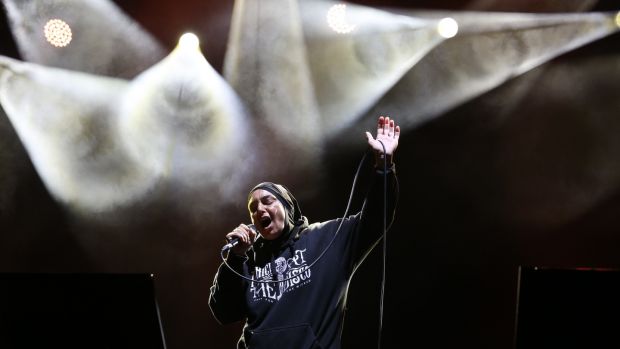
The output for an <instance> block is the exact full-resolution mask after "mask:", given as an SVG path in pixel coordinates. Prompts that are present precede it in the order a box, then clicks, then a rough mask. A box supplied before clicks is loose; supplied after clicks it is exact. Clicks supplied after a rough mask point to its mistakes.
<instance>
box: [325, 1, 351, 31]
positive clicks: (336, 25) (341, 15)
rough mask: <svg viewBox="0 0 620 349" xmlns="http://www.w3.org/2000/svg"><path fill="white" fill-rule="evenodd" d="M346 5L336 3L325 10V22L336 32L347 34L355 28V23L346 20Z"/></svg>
mask: <svg viewBox="0 0 620 349" xmlns="http://www.w3.org/2000/svg"><path fill="white" fill-rule="evenodd" d="M346 16H347V5H345V4H337V5H334V6H332V7H330V9H329V11H327V24H328V25H329V27H330V28H332V29H333V30H334V31H335V32H336V33H339V34H348V33H350V32H352V31H353V30H354V29H355V25H351V24H349V23H348V22H347V18H346Z"/></svg>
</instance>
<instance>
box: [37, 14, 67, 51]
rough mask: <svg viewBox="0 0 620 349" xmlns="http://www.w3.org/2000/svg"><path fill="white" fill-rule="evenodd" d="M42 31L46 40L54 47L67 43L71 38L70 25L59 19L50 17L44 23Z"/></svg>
mask: <svg viewBox="0 0 620 349" xmlns="http://www.w3.org/2000/svg"><path fill="white" fill-rule="evenodd" d="M43 33H44V34H45V38H46V39H47V42H49V43H50V44H51V45H53V46H56V47H65V46H67V45H69V43H70V42H71V39H72V33H71V27H69V25H68V24H67V23H66V22H65V21H63V20H60V19H50V20H49V21H47V23H45V27H44V28H43Z"/></svg>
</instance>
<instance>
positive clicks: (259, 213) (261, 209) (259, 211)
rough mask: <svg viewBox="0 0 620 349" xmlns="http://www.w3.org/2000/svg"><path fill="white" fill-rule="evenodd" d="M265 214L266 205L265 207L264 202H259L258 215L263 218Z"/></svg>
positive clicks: (257, 206)
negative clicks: (262, 215)
mask: <svg viewBox="0 0 620 349" xmlns="http://www.w3.org/2000/svg"><path fill="white" fill-rule="evenodd" d="M263 212H265V205H263V203H262V202H259V203H258V205H256V213H258V215H259V216H261V214H262V213H263Z"/></svg>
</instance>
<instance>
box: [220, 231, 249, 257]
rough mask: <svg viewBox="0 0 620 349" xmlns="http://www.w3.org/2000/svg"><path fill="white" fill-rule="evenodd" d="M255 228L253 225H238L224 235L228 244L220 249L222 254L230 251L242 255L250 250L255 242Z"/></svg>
mask: <svg viewBox="0 0 620 349" xmlns="http://www.w3.org/2000/svg"><path fill="white" fill-rule="evenodd" d="M257 234H258V232H257V231H256V227H255V226H254V224H248V225H245V224H240V225H239V226H238V227H237V228H235V229H234V230H233V231H231V232H230V233H228V234H226V240H228V241H229V242H228V243H227V244H226V245H224V247H222V252H226V251H228V250H230V249H232V250H233V253H235V254H237V255H243V254H245V253H246V252H247V250H248V249H250V246H252V244H253V243H254V240H256V235H257Z"/></svg>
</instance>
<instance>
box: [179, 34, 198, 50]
mask: <svg viewBox="0 0 620 349" xmlns="http://www.w3.org/2000/svg"><path fill="white" fill-rule="evenodd" d="M179 46H181V47H183V48H188V49H199V48H200V40H198V37H197V36H196V35H194V34H192V33H185V34H183V35H181V38H180V39H179Z"/></svg>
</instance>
